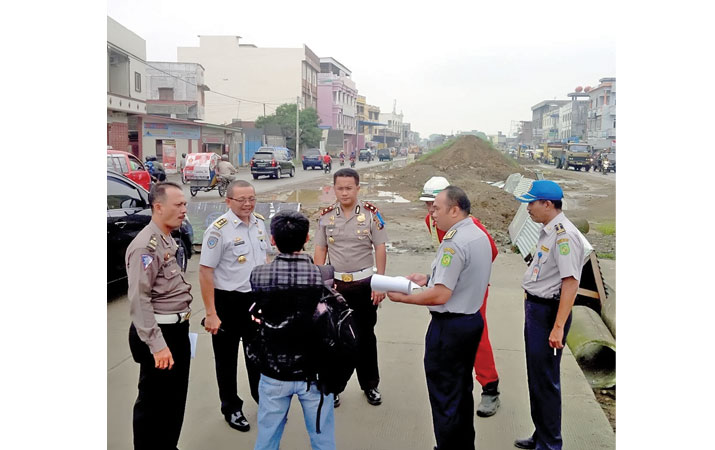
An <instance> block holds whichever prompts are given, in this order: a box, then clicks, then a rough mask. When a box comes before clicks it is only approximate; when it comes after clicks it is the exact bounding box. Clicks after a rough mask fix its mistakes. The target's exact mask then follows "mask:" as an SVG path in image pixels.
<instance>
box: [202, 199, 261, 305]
mask: <svg viewBox="0 0 715 450" xmlns="http://www.w3.org/2000/svg"><path fill="white" fill-rule="evenodd" d="M259 217H260V218H259ZM269 239H270V238H269V237H268V233H266V226H265V224H264V222H263V216H260V215H256V214H255V213H251V215H250V217H249V219H248V225H246V224H245V223H244V222H243V221H242V220H241V219H239V218H238V217H237V216H236V214H234V212H233V211H231V210H230V209H229V210H228V211H227V212H226V213H225V214H223V215H222V216H221V217H219V218H218V219H216V221H215V222H214V223H213V224H211V226H209V227H208V228H207V229H206V231H205V232H204V240H203V245H202V246H201V259H200V260H199V264H201V265H202V266H206V267H211V268H213V269H214V287H215V288H216V289H221V290H223V291H239V292H250V291H251V282H250V278H251V270H253V268H254V267H256V266H260V265H261V264H265V263H266V252H267V251H268V246H269V244H268V240H269Z"/></svg>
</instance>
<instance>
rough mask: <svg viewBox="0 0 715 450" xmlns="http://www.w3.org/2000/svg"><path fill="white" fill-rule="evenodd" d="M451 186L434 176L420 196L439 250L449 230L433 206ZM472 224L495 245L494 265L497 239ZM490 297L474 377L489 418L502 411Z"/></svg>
mask: <svg viewBox="0 0 715 450" xmlns="http://www.w3.org/2000/svg"><path fill="white" fill-rule="evenodd" d="M447 186H449V181H447V179H446V178H444V177H432V178H430V179H429V180H427V183H425V185H424V187H423V188H422V194H421V195H420V200H422V201H424V202H425V205H426V206H427V209H428V213H427V216H426V217H425V224H426V225H427V229H428V230H429V232H430V235H431V236H432V241H433V243H434V245H435V248H437V247H439V244H440V243H441V242H442V238H443V237H444V234H445V233H446V231H444V230H440V229H439V228H437V226H436V225H435V224H434V221H433V220H432V217H431V215H430V213H431V212H432V204H433V203H434V198H435V197H436V196H437V194H439V193H440V192H441V191H442V190H443V189H444V188H446V187H447ZM470 217H471V218H472V221H473V222H474V224H475V225H476V226H478V227H479V228H480V229H481V230H482V231H484V233H485V234H486V235H487V237H489V243H490V244H491V246H492V262H493V261H494V260H495V259H496V257H497V255H498V254H499V250H498V249H497V246H496V244H495V243H494V239H492V237H491V235H490V234H489V232H488V231H487V229H486V228H485V227H484V225H482V223H481V222H480V221H479V219H477V218H476V217H474V216H472V215H470ZM488 296H489V287H487V291H486V292H485V293H484V304H483V305H482V307H481V309H480V310H479V311H480V312H481V313H482V318H483V319H484V332H483V333H482V338H481V340H480V341H479V347H478V348H477V357H476V358H475V359H474V374H475V378H476V380H477V383H479V384H480V385H481V386H482V400H481V402H480V403H479V406H478V407H477V415H478V416H479V417H489V416H493V415H494V414H496V412H497V409H499V403H500V402H499V390H498V386H499V374H498V373H497V369H496V367H495V365H494V353H493V352H492V344H491V343H490V342H489V333H488V328H487V297H488Z"/></svg>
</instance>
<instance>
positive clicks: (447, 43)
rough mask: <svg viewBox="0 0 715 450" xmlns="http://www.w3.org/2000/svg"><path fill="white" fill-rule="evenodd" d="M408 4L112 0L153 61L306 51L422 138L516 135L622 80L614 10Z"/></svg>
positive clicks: (601, 6) (110, 7) (569, 5)
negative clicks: (558, 104) (579, 90)
mask: <svg viewBox="0 0 715 450" xmlns="http://www.w3.org/2000/svg"><path fill="white" fill-rule="evenodd" d="M399 3H400V4H403V5H404V6H399V5H398V3H397V2H392V1H385V0H382V1H373V0H367V1H362V2H357V1H353V2H349V1H348V2H337V1H333V2H330V1H326V0H324V1H299V0H294V1H283V0H281V1H276V0H272V1H259V0H253V1H218V0H202V1H195V0H194V1H188V0H108V3H107V14H108V15H109V16H110V17H112V18H113V19H115V20H116V21H118V22H119V23H121V24H122V25H124V26H125V27H127V28H129V29H130V30H131V31H133V32H135V33H137V34H138V35H139V36H141V37H142V38H143V39H145V40H146V47H147V59H148V60H150V61H176V48H177V47H185V46H198V44H199V39H198V37H197V36H198V35H200V34H204V35H212V34H213V35H218V34H225V35H238V36H241V37H242V43H245V44H254V45H256V46H258V47H300V46H301V45H302V44H306V45H307V46H308V47H310V48H311V49H312V50H313V51H314V52H315V53H316V54H317V55H318V56H320V57H326V56H332V57H334V58H335V59H337V60H338V61H340V62H341V63H343V64H345V65H346V66H347V67H348V68H349V69H350V70H351V71H352V79H353V80H354V81H355V83H356V85H357V88H358V91H359V93H360V95H364V96H366V97H367V102H368V103H369V104H373V105H377V106H379V107H380V109H381V111H383V112H391V111H392V104H393V100H397V112H400V111H401V112H403V113H404V120H405V122H410V123H411V124H412V130H413V131H417V132H419V133H420V135H421V137H423V138H424V137H428V136H429V135H430V134H432V133H445V134H448V133H450V132H452V131H454V132H457V131H458V130H461V131H468V130H473V129H476V130H480V131H484V132H485V133H487V134H496V133H497V131H501V132H503V133H505V134H508V133H509V131H510V126H511V121H514V120H531V106H532V105H534V104H536V103H538V102H540V101H542V100H546V99H554V98H556V99H567V97H566V94H567V93H568V92H572V91H573V89H574V88H575V87H576V86H579V85H580V86H588V85H590V86H596V85H598V80H599V78H603V77H611V76H616V46H615V25H614V20H613V15H614V13H613V12H612V11H613V9H612V7H611V6H610V5H609V3H610V2H608V1H604V2H598V3H594V4H592V6H591V7H586V6H577V5H576V4H575V3H574V2H572V1H561V0H556V1H549V2H547V3H542V2H529V3H522V2H490V3H493V4H486V5H483V4H478V2H476V1H470V2H461V1H454V0H440V1H430V2H428V4H429V5H430V7H425V6H421V5H417V3H418V2H399ZM480 3H481V2H480ZM497 3H498V4H497ZM413 5H414V6H413Z"/></svg>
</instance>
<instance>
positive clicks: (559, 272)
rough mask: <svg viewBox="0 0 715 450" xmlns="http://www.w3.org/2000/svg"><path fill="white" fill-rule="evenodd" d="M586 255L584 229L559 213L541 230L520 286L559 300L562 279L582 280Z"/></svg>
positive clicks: (537, 294)
mask: <svg viewBox="0 0 715 450" xmlns="http://www.w3.org/2000/svg"><path fill="white" fill-rule="evenodd" d="M585 256H586V255H585V248H584V245H583V241H582V236H581V232H580V231H578V229H577V228H576V226H575V225H574V224H572V223H571V221H569V220H568V219H567V218H566V216H565V215H564V213H559V215H557V216H556V217H554V218H553V219H552V220H551V221H550V222H549V223H547V224H546V225H545V226H544V227H543V228H542V229H541V232H540V233H539V240H538V242H537V243H536V253H535V254H534V258H533V259H532V260H531V263H530V264H529V267H528V268H527V269H526V272H524V277H523V279H522V282H521V286H522V287H523V288H524V290H525V291H527V292H528V293H529V294H531V295H535V296H537V297H541V298H554V299H556V300H557V301H558V300H559V299H558V295H559V292H560V291H561V280H562V279H563V278H567V277H574V278H575V279H577V280H580V279H581V269H582V268H583V265H584V259H585Z"/></svg>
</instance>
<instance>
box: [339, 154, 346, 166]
mask: <svg viewBox="0 0 715 450" xmlns="http://www.w3.org/2000/svg"><path fill="white" fill-rule="evenodd" d="M344 165H345V156H343V155H340V166H341V167H342V166H344Z"/></svg>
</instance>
